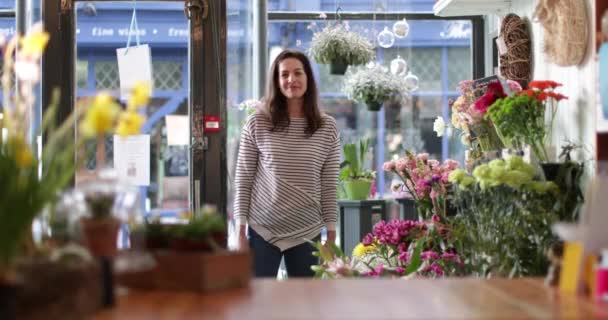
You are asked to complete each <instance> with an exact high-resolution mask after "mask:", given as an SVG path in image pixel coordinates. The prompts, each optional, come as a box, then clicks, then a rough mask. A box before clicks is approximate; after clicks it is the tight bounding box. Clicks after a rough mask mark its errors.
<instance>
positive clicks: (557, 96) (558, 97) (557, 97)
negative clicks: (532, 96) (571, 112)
mask: <svg viewBox="0 0 608 320" xmlns="http://www.w3.org/2000/svg"><path fill="white" fill-rule="evenodd" d="M547 95H548V96H549V97H551V98H553V99H555V100H557V101H560V100H563V99H568V97H567V96H565V95H563V94H561V93H555V92H553V91H551V92H547Z"/></svg>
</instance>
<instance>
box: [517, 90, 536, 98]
mask: <svg viewBox="0 0 608 320" xmlns="http://www.w3.org/2000/svg"><path fill="white" fill-rule="evenodd" d="M519 94H520V95H522V94H525V95H527V96H528V97H530V98H534V96H535V95H536V94H535V93H534V90H532V89H526V90H522V91H521V92H520V93H519Z"/></svg>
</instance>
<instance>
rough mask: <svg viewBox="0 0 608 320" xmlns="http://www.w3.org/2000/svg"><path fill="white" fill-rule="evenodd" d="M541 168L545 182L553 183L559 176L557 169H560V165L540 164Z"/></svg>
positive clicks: (551, 163)
mask: <svg viewBox="0 0 608 320" xmlns="http://www.w3.org/2000/svg"><path fill="white" fill-rule="evenodd" d="M540 166H541V168H543V174H544V175H545V180H547V181H555V180H556V179H557V177H558V176H559V169H560V168H561V167H562V163H556V162H545V163H541V164H540Z"/></svg>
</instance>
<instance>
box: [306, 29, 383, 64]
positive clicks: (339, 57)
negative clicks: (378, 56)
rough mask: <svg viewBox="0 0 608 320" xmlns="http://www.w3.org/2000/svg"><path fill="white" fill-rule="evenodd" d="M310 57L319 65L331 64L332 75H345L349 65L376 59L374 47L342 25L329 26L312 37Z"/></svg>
mask: <svg viewBox="0 0 608 320" xmlns="http://www.w3.org/2000/svg"><path fill="white" fill-rule="evenodd" d="M309 53H310V55H311V56H312V57H313V59H314V60H315V61H316V62H317V63H321V64H329V65H330V73H331V74H344V72H346V68H347V67H348V66H349V65H361V64H366V63H368V62H370V61H372V60H373V59H374V56H375V54H374V45H373V44H372V43H371V42H370V41H369V40H368V39H366V38H364V37H362V36H361V35H359V34H357V33H355V32H352V31H350V30H347V29H346V28H345V27H344V26H343V25H342V24H336V25H333V26H327V27H325V28H323V30H321V31H320V32H317V33H315V34H314V35H313V37H312V43H311V45H310V49H309Z"/></svg>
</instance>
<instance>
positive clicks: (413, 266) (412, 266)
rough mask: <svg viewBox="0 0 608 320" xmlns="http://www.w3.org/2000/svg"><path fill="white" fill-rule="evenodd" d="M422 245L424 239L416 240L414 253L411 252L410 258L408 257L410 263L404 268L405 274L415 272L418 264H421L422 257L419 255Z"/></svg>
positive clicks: (418, 266)
mask: <svg viewBox="0 0 608 320" xmlns="http://www.w3.org/2000/svg"><path fill="white" fill-rule="evenodd" d="M423 245H424V241H421V240H420V241H418V242H417V243H416V248H414V253H413V254H412V258H411V259H410V264H409V265H408V266H407V269H405V275H406V276H407V275H410V274H411V273H413V272H416V271H417V270H418V268H420V265H422V258H421V257H420V255H421V253H422V247H423Z"/></svg>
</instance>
